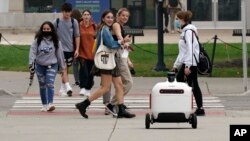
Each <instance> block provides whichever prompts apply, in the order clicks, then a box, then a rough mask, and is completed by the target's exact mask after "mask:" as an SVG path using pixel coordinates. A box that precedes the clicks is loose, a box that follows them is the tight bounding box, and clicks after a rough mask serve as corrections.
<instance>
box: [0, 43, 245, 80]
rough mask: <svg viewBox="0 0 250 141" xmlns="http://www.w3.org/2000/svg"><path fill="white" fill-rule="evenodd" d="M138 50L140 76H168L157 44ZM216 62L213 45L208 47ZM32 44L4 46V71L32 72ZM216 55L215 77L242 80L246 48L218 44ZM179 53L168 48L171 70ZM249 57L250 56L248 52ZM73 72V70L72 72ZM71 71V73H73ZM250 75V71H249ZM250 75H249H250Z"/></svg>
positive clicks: (133, 56)
mask: <svg viewBox="0 0 250 141" xmlns="http://www.w3.org/2000/svg"><path fill="white" fill-rule="evenodd" d="M133 47H134V49H135V51H134V52H131V53H130V58H131V60H132V62H133V63H134V67H135V70H136V76H144V77H149V76H150V77H158V76H159V77H160V76H166V71H155V70H154V69H155V67H156V64H157V61H158V55H157V51H158V46H157V44H137V45H133ZM204 47H205V49H206V50H207V52H208V54H209V56H210V58H211V59H212V52H213V44H211V43H210V44H205V45H204ZM29 48H30V46H29V45H13V46H7V45H0V52H1V56H0V64H1V65H0V70H8V71H28V69H27V67H28V56H29ZM215 52H216V53H215V54H214V68H213V74H212V76H214V77H242V76H243V74H242V73H243V72H242V47H241V44H230V45H225V44H220V43H218V44H217V45H216V49H215ZM177 54H178V46H177V44H165V45H164V63H165V65H166V68H167V69H172V66H173V63H174V61H175V59H176V57H177ZM248 55H249V53H248ZM70 70H71V69H70ZM70 72H71V71H70ZM249 72H250V71H249ZM249 72H248V73H249Z"/></svg>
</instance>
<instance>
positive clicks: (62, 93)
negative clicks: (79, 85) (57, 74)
mask: <svg viewBox="0 0 250 141" xmlns="http://www.w3.org/2000/svg"><path fill="white" fill-rule="evenodd" d="M59 95H60V96H62V97H66V96H68V95H67V93H66V88H65V86H64V84H62V86H61V88H60V90H59Z"/></svg>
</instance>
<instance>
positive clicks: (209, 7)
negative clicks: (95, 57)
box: [0, 0, 250, 29]
mask: <svg viewBox="0 0 250 141" xmlns="http://www.w3.org/2000/svg"><path fill="white" fill-rule="evenodd" d="M65 1H68V2H70V3H72V4H73V6H74V7H75V8H78V9H80V10H82V9H86V8H88V9H91V10H92V11H94V12H96V13H98V12H99V15H100V13H101V12H102V11H103V10H105V9H111V10H112V11H114V12H116V11H117V10H118V9H119V8H121V7H127V8H128V9H129V10H130V12H131V16H130V20H129V25H130V26H134V27H143V28H157V3H156V2H157V1H158V0H1V1H0V19H1V20H0V28H5V27H32V26H39V25H40V24H41V22H42V21H44V20H53V19H54V18H56V17H58V16H59V15H60V6H61V4H62V3H64V2H65ZM180 1H181V3H182V5H183V10H186V9H191V11H192V12H193V19H192V22H193V24H195V25H196V26H197V27H198V28H200V29H234V28H236V27H237V28H240V27H241V0H180ZM245 2H246V7H247V8H246V12H247V14H246V15H249V14H250V9H249V7H250V1H249V0H245ZM99 15H96V17H95V20H96V22H98V19H97V17H98V18H99ZM247 28H250V19H247Z"/></svg>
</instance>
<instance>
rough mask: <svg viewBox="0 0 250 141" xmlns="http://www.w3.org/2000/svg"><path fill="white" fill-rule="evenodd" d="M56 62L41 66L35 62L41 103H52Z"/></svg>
mask: <svg viewBox="0 0 250 141" xmlns="http://www.w3.org/2000/svg"><path fill="white" fill-rule="evenodd" d="M57 68H58V64H52V65H50V66H42V65H39V64H36V74H37V79H38V82H39V88H40V97H41V101H42V104H43V105H47V104H52V103H53V98H54V82H55V78H56V72H57Z"/></svg>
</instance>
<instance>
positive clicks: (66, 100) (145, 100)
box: [11, 96, 224, 111]
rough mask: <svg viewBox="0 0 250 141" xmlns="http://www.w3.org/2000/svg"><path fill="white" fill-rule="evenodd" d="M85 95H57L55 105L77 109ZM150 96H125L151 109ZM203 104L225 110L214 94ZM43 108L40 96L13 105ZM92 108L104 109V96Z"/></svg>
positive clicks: (130, 104)
mask: <svg viewBox="0 0 250 141" xmlns="http://www.w3.org/2000/svg"><path fill="white" fill-rule="evenodd" d="M84 99H85V98H84V97H79V96H78V97H59V96H55V98H54V105H55V106H56V109H57V110H67V111H68V110H69V111H70V110H75V103H78V102H81V101H83V100H84ZM149 103H150V102H149V97H148V96H139V97H138V96H127V97H126V98H125V104H126V105H127V106H128V107H129V108H130V109H149V108H150V106H149ZM193 103H194V107H196V104H195V101H193ZM203 106H204V108H205V109H208V110H218V109H219V110H224V106H223V105H222V103H221V101H220V99H219V98H218V97H214V96H204V97H203ZM40 108H41V100H40V97H28V96H27V97H26V96H25V97H22V99H20V100H17V101H16V102H15V103H14V105H13V107H12V109H11V110H12V111H22V110H25V111H29V110H38V109H40ZM89 108H90V109H95V110H100V109H104V104H103V102H102V98H99V99H97V100H95V101H94V102H92V103H91V105H90V107H89Z"/></svg>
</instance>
